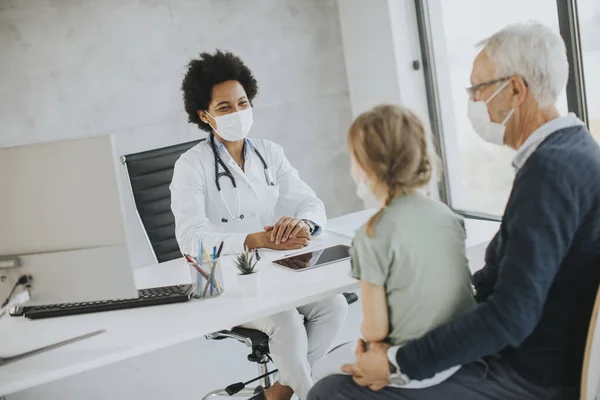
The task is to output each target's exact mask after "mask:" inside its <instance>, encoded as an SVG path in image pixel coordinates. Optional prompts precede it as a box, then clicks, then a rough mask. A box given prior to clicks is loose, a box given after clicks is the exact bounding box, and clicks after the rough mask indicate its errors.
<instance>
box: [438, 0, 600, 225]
mask: <svg viewBox="0 0 600 400" xmlns="http://www.w3.org/2000/svg"><path fill="white" fill-rule="evenodd" d="M590 1H591V2H593V1H596V0H590ZM427 3H428V7H429V21H430V24H429V25H430V30H431V47H432V50H433V57H434V62H435V79H436V81H437V95H438V99H439V107H440V120H441V129H440V132H439V133H440V136H441V139H442V141H441V145H443V146H444V151H445V157H444V158H445V164H446V165H445V169H446V170H445V172H446V179H447V180H448V182H447V191H449V193H446V197H447V200H448V202H449V203H450V204H451V205H452V207H453V208H454V209H461V210H467V211H470V212H477V213H485V214H492V215H496V216H499V215H502V213H503V212H504V207H505V205H506V201H507V199H508V195H509V192H510V188H511V186H512V182H513V179H514V170H513V167H512V164H511V161H512V157H513V155H514V151H513V150H511V149H509V148H502V147H500V146H495V145H491V144H488V143H486V142H484V141H483V140H482V139H480V138H479V136H477V134H476V133H475V132H474V131H473V129H472V127H471V124H470V122H469V120H468V118H467V100H468V98H467V95H466V92H465V87H467V86H470V83H469V77H470V74H471V68H472V64H473V60H474V59H475V56H476V55H477V53H478V52H479V51H480V50H481V49H479V48H476V47H475V45H476V44H477V42H479V41H481V40H483V39H485V38H487V37H489V36H490V35H491V34H493V33H494V32H496V31H498V30H500V29H502V28H503V27H505V26H506V25H509V24H511V23H515V22H526V21H528V20H531V19H535V20H537V21H539V22H541V23H543V24H545V25H547V26H549V27H551V28H553V29H555V30H556V32H557V33H560V30H559V21H558V13H557V7H556V3H555V2H551V1H548V0H530V1H522V0H505V1H502V2H500V1H498V2H490V1H481V0H453V1H441V0H437V1H428V2H427ZM515 10H519V11H518V12H515ZM598 79H600V77H598ZM430 95H431V94H430ZM558 108H559V111H560V112H561V113H567V112H568V107H567V97H566V93H563V95H561V97H560V98H559V102H558Z"/></svg>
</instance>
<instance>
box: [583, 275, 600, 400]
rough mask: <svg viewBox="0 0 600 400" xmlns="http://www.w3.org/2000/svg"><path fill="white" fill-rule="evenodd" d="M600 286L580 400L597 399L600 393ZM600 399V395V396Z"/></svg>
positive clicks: (586, 351) (586, 350)
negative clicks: (597, 394)
mask: <svg viewBox="0 0 600 400" xmlns="http://www.w3.org/2000/svg"><path fill="white" fill-rule="evenodd" d="M599 314H600V286H599V287H598V294H596V302H595V304H594V309H593V311H592V318H591V319H590V327H589V330H588V336H587V341H586V346H585V353H584V359H583V369H582V373H581V395H580V400H594V399H596V391H598V393H600V315H599ZM598 399H600V397H598Z"/></svg>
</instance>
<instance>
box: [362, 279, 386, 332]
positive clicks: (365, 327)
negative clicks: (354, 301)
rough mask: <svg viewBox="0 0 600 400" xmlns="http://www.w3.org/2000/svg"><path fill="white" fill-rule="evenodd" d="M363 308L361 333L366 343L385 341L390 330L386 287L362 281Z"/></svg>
mask: <svg viewBox="0 0 600 400" xmlns="http://www.w3.org/2000/svg"><path fill="white" fill-rule="evenodd" d="M360 297H361V300H362V308H363V322H362V328H361V333H362V335H363V338H364V339H365V341H366V342H381V341H384V340H385V339H386V338H387V336H388V334H389V330H390V323H389V319H388V305H387V300H386V294H385V287H384V286H379V285H374V284H372V283H370V282H367V281H363V280H361V281H360Z"/></svg>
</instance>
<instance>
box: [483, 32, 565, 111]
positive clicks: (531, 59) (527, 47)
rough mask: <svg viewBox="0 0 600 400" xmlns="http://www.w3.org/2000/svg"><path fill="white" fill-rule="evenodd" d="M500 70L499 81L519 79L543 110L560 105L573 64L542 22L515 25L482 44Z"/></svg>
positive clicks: (563, 44) (557, 39)
mask: <svg viewBox="0 0 600 400" xmlns="http://www.w3.org/2000/svg"><path fill="white" fill-rule="evenodd" d="M477 46H483V49H484V50H485V51H486V53H487V55H488V57H490V59H491V61H492V63H493V64H494V65H495V67H496V75H497V78H503V77H505V76H512V75H519V76H521V77H522V78H523V79H525V81H526V82H527V85H528V86H529V89H530V90H531V93H532V94H533V97H534V98H535V99H536V101H537V102H538V105H539V107H540V108H546V107H550V106H553V105H555V104H556V101H557V99H558V96H559V94H560V93H561V92H562V91H563V89H564V88H565V86H566V85H567V80H568V78H569V62H568V61H567V52H566V49H565V43H564V41H563V40H562V38H561V37H560V35H559V34H557V33H555V32H554V31H552V30H551V29H550V28H548V27H547V26H545V25H542V24H540V23H539V22H535V21H531V22H527V23H519V24H512V25H509V26H507V27H506V28H504V29H502V30H500V31H498V32H496V33H494V34H493V35H492V36H490V37H489V38H487V39H485V40H483V41H481V42H479V43H478V44H477Z"/></svg>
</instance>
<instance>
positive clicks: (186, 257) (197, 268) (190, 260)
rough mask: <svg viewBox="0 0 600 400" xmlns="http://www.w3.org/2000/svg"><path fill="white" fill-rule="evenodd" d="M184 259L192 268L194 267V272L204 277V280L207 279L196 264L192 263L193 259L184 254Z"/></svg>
mask: <svg viewBox="0 0 600 400" xmlns="http://www.w3.org/2000/svg"><path fill="white" fill-rule="evenodd" d="M185 259H186V260H187V262H188V263H189V264H190V265H191V266H192V267H194V269H195V270H196V271H198V272H199V273H200V274H201V275H202V276H203V277H204V279H208V274H207V273H206V272H204V271H203V270H202V269H201V268H200V266H199V265H198V263H197V262H196V261H194V259H193V258H192V257H191V256H190V255H188V254H186V255H185Z"/></svg>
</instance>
